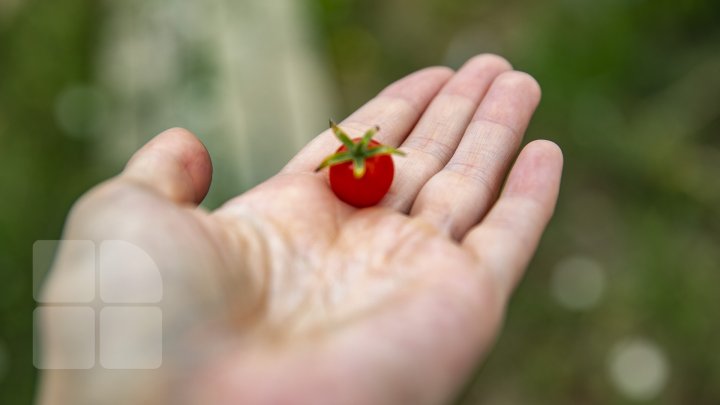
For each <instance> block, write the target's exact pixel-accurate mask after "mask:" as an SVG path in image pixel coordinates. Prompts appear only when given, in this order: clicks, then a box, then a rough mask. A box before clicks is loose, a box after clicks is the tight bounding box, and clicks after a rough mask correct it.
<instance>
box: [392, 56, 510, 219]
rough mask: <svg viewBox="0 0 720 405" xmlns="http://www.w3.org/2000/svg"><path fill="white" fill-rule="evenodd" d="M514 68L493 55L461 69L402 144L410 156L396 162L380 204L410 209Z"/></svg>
mask: <svg viewBox="0 0 720 405" xmlns="http://www.w3.org/2000/svg"><path fill="white" fill-rule="evenodd" d="M511 69H512V67H511V66H510V63H508V62H507V61H506V60H505V59H503V58H501V57H499V56H496V55H491V54H485V55H478V56H475V57H474V58H472V59H470V60H469V61H467V62H466V63H465V64H464V65H463V66H462V67H461V68H460V70H459V71H458V72H457V73H456V74H455V75H454V76H453V77H452V78H451V79H450V80H449V81H448V82H447V83H446V84H445V86H443V88H442V90H440V92H439V93H438V95H437V96H436V97H435V99H434V100H433V101H432V102H431V104H430V106H429V107H428V108H427V110H426V111H425V113H424V114H423V115H422V117H421V118H420V121H419V122H418V124H417V125H416V126H415V128H414V129H413V131H412V132H411V133H410V135H409V136H408V137H407V139H406V140H405V141H404V142H403V144H402V145H401V148H402V150H403V151H405V152H407V154H408V155H407V157H406V158H401V159H395V165H396V169H395V170H396V176H395V179H396V180H395V182H394V183H393V185H392V187H391V189H390V191H389V192H388V194H387V195H386V196H385V198H384V199H383V200H382V201H381V202H380V205H382V206H385V207H390V208H393V209H396V210H398V211H401V212H408V211H409V210H410V207H411V206H412V203H413V201H415V197H416V196H417V194H418V192H419V191H420V189H421V188H422V186H423V185H424V184H425V183H426V182H427V181H428V179H430V178H431V177H432V176H433V175H434V174H435V173H437V172H438V171H440V169H442V168H443V167H444V166H445V164H446V163H447V162H448V160H449V159H450V157H451V156H452V155H453V153H454V151H455V149H456V148H457V146H458V144H459V143H460V139H461V138H462V135H463V133H464V132H465V128H466V127H467V126H468V124H469V123H470V119H471V118H472V116H473V113H474V112H475V110H476V109H477V107H478V105H479V104H480V101H481V100H482V98H483V97H484V95H485V93H486V92H487V90H488V88H489V87H490V84H491V83H492V81H493V80H494V79H495V77H497V76H498V75H499V74H501V73H502V72H504V71H508V70H511Z"/></svg>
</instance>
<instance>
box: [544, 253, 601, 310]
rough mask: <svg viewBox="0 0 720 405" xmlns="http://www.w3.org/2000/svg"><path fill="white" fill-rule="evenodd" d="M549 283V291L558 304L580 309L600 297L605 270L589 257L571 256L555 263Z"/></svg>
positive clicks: (588, 305) (595, 302)
mask: <svg viewBox="0 0 720 405" xmlns="http://www.w3.org/2000/svg"><path fill="white" fill-rule="evenodd" d="M550 283H551V293H552V295H553V297H554V298H555V300H556V301H557V302H558V303H559V304H560V305H562V306H563V307H565V308H567V309H571V310H577V311H582V310H587V309H590V308H592V307H594V306H596V305H597V303H598V302H599V301H600V298H602V294H603V291H604V290H605V272H604V270H603V268H602V266H601V265H600V264H599V263H598V262H596V261H594V260H592V259H590V258H587V257H581V256H572V257H568V258H566V259H563V260H562V261H560V262H559V263H558V264H557V266H556V267H555V270H554V272H553V274H552V279H551V281H550Z"/></svg>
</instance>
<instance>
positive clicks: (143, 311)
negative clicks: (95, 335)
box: [99, 306, 163, 370]
mask: <svg viewBox="0 0 720 405" xmlns="http://www.w3.org/2000/svg"><path fill="white" fill-rule="evenodd" d="M99 340H100V364H101V365H102V366H103V367H104V368H107V369H125V370H127V369H155V368H158V367H160V366H161V365H162V355H163V353H162V311H161V310H160V308H157V307H129V306H128V307H126V306H112V307H105V308H103V309H102V311H100V335H99Z"/></svg>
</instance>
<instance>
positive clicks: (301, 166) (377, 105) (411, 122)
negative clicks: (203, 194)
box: [282, 67, 452, 173]
mask: <svg viewBox="0 0 720 405" xmlns="http://www.w3.org/2000/svg"><path fill="white" fill-rule="evenodd" d="M451 76H452V70H451V69H449V68H446V67H432V68H427V69H423V70H420V71H418V72H415V73H413V74H411V75H409V76H406V77H404V78H402V79H400V80H398V81H397V82H395V83H393V84H391V85H390V86H388V87H387V88H385V89H384V90H383V91H382V92H380V94H378V95H377V96H376V97H375V98H373V99H372V100H370V101H369V102H367V103H366V104H365V105H363V106H362V107H360V109H359V110H357V111H355V112H354V113H353V114H351V115H350V116H349V117H348V118H346V119H345V120H344V121H343V122H342V123H340V127H341V128H342V129H343V130H345V131H346V132H347V133H348V134H349V135H350V136H351V137H356V136H360V135H362V134H363V133H364V132H365V131H367V130H368V129H370V128H372V127H373V126H375V125H378V126H380V132H379V133H378V134H377V136H376V137H375V139H377V140H378V141H379V142H381V143H384V144H387V145H391V146H398V145H399V144H400V143H401V142H402V141H403V139H405V137H406V136H407V134H408V133H409V132H410V130H411V129H412V128H413V126H415V123H416V122H417V120H418V118H420V115H422V113H423V111H425V108H426V107H427V105H428V103H429V102H430V100H432V99H433V97H435V94H437V92H438V90H440V88H441V87H442V85H443V84H445V82H446V81H447V80H448V79H449V78H450V77H451ZM338 146H340V142H339V141H338V140H337V139H336V138H335V136H334V135H333V134H332V132H331V131H330V130H326V131H324V132H323V133H322V134H320V135H318V136H317V137H315V139H313V140H312V141H311V142H310V143H309V144H308V145H307V146H305V148H303V149H302V150H301V151H300V153H298V154H297V156H295V157H294V158H293V159H292V160H291V161H290V163H288V164H287V166H285V168H284V169H283V170H282V172H285V173H288V172H311V171H313V170H314V169H315V168H316V167H317V165H318V164H320V162H321V161H322V160H323V158H325V157H326V156H327V155H329V154H331V153H333V152H334V151H335V149H337V148H338Z"/></svg>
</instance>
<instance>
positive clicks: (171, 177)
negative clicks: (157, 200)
mask: <svg viewBox="0 0 720 405" xmlns="http://www.w3.org/2000/svg"><path fill="white" fill-rule="evenodd" d="M120 177H121V178H125V179H127V180H131V181H135V182H138V183H141V184H143V185H145V186H147V187H149V188H151V189H153V190H154V191H156V192H157V193H159V194H161V195H163V196H165V197H167V198H169V199H170V200H172V201H174V202H177V203H180V204H199V203H200V202H201V201H202V200H203V199H204V198H205V195H206V194H207V192H208V189H209V188H210V182H211V180H212V162H211V161H210V155H209V154H208V151H207V149H205V146H204V145H203V144H202V143H201V142H200V140H199V139H197V137H195V135H193V134H192V133H191V132H190V131H188V130H186V129H182V128H171V129H168V130H166V131H164V132H162V133H161V134H160V135H157V136H156V137H155V138H153V139H152V140H151V141H150V142H148V143H147V144H145V146H143V147H142V148H140V150H138V151H137V152H135V154H134V155H133V156H132V158H130V161H129V162H128V163H127V165H126V166H125V170H123V173H122V174H121V176H120Z"/></svg>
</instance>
